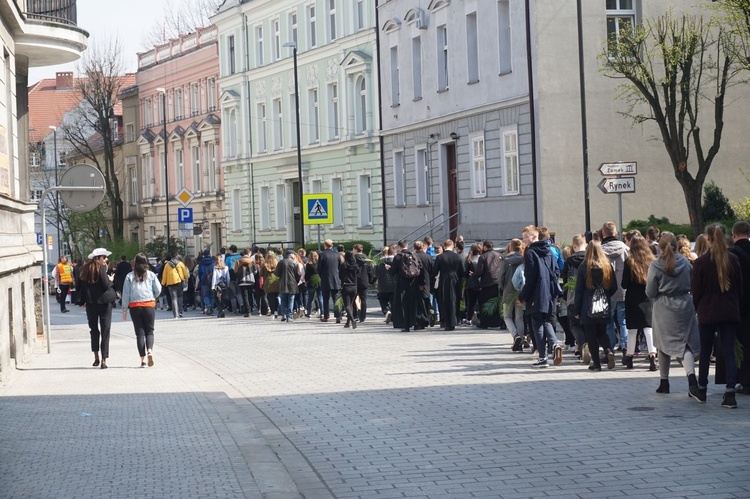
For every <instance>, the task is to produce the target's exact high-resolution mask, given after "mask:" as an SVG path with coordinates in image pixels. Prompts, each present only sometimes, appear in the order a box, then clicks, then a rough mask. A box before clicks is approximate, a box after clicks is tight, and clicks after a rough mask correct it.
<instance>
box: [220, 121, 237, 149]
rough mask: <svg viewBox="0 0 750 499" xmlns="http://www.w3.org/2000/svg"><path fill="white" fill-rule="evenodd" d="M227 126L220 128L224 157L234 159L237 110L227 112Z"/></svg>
mask: <svg viewBox="0 0 750 499" xmlns="http://www.w3.org/2000/svg"><path fill="white" fill-rule="evenodd" d="M226 114H227V120H226V122H227V126H226V127H225V128H222V131H223V133H224V156H225V157H227V158H234V157H236V156H237V110H236V109H230V110H229V111H227V113H226Z"/></svg>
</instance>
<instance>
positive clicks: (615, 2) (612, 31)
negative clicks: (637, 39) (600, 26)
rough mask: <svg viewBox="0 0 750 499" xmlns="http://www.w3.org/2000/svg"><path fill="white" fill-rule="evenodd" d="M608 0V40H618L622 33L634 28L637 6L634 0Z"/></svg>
mask: <svg viewBox="0 0 750 499" xmlns="http://www.w3.org/2000/svg"><path fill="white" fill-rule="evenodd" d="M606 2H607V40H608V41H610V42H611V41H616V40H618V39H619V38H620V33H621V32H622V31H623V30H626V29H632V28H633V26H634V25H635V6H634V5H633V3H634V2H633V0H606Z"/></svg>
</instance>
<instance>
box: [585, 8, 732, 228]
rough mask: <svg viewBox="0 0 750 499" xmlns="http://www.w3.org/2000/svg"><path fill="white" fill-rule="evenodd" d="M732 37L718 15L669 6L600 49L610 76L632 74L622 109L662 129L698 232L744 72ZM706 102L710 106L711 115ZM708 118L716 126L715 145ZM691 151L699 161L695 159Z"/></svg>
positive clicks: (637, 121) (624, 88)
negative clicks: (732, 96) (706, 186)
mask: <svg viewBox="0 0 750 499" xmlns="http://www.w3.org/2000/svg"><path fill="white" fill-rule="evenodd" d="M730 38H731V36H730V34H729V33H727V32H726V31H724V30H723V29H722V27H721V26H720V25H719V23H717V22H714V20H713V19H710V20H708V21H705V20H704V19H703V18H702V17H699V16H691V15H686V14H683V15H680V16H674V15H673V14H672V12H671V11H669V12H667V13H666V14H664V15H662V16H660V17H658V18H656V19H646V20H644V22H643V23H642V24H641V25H638V26H634V27H632V28H631V29H622V30H620V32H619V34H618V35H617V36H616V37H613V38H611V39H610V40H608V42H607V46H606V49H605V51H604V52H603V53H602V54H601V55H600V58H601V60H603V61H604V64H603V66H602V72H603V73H604V74H605V75H606V76H608V77H610V78H614V79H620V80H626V82H624V83H623V84H622V85H620V87H619V90H620V93H619V98H621V99H623V100H624V101H625V102H626V103H627V104H628V109H627V110H626V111H624V112H623V113H621V114H623V115H624V116H626V117H628V118H629V119H631V120H632V121H633V123H634V124H641V123H645V122H648V121H653V122H654V123H655V124H656V126H657V127H658V129H659V133H660V136H661V139H662V141H663V143H664V147H665V148H666V150H667V154H668V155H669V159H670V162H671V165H672V169H673V171H674V176H675V178H676V179H677V182H679V184H680V186H681V187H682V191H683V194H684V197H685V203H686V204H687V209H688V214H689V216H690V224H691V226H692V228H693V232H694V233H695V234H700V233H701V232H702V230H703V225H704V220H703V213H702V209H701V195H702V192H703V183H704V182H705V180H706V175H707V174H708V172H709V170H710V169H711V165H712V163H713V161H714V159H715V158H716V155H717V154H718V152H719V147H720V145H721V136H722V132H723V130H724V106H725V98H726V93H727V90H728V88H729V87H730V86H731V83H732V80H733V79H734V78H735V77H736V76H737V74H738V73H739V71H740V70H741V66H740V65H738V64H737V61H736V59H735V57H734V55H733V54H734V51H732V50H728V48H727V47H728V45H729V43H728V42H729V40H730ZM703 104H706V105H708V106H710V110H709V112H708V113H707V114H708V117H707V118H706V119H705V120H703V119H701V118H702V116H701V114H700V111H701V105H703ZM701 124H705V125H706V127H707V128H708V129H709V131H710V140H709V144H707V146H708V147H707V148H706V145H704V143H703V136H702V134H701V131H702V130H701V126H700V125H701ZM691 152H693V153H694V154H695V161H696V162H697V165H691V164H690V162H689V159H690V154H691Z"/></svg>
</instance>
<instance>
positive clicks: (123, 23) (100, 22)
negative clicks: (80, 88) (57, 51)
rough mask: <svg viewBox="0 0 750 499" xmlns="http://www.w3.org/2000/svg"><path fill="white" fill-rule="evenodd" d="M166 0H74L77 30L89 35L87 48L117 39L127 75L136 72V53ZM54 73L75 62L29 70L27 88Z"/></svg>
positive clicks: (52, 76)
mask: <svg viewBox="0 0 750 499" xmlns="http://www.w3.org/2000/svg"><path fill="white" fill-rule="evenodd" d="M167 1H168V0H127V1H126V2H123V3H120V2H114V1H112V0H78V2H77V6H78V27H80V28H82V29H85V30H86V31H88V32H89V35H90V36H89V46H92V45H94V44H96V43H97V39H102V40H105V41H106V40H107V38H108V37H110V36H111V37H114V36H117V37H118V38H119V40H120V44H121V45H122V52H123V61H124V63H125V70H126V71H127V72H135V71H136V70H137V69H138V59H137V57H136V53H138V52H143V51H144V47H143V38H144V35H145V33H147V32H148V31H150V30H151V28H152V26H154V25H155V24H157V23H159V22H160V20H161V19H162V18H163V15H162V13H163V11H164V8H165V6H166V5H167ZM58 71H74V72H75V73H76V76H77V75H78V71H77V70H76V63H75V62H73V63H70V64H62V65H59V66H47V67H43V68H31V69H30V70H29V85H32V84H34V83H36V82H38V81H39V80H42V79H44V78H54V77H55V73H56V72H58Z"/></svg>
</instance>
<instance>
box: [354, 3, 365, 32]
mask: <svg viewBox="0 0 750 499" xmlns="http://www.w3.org/2000/svg"><path fill="white" fill-rule="evenodd" d="M356 2H357V4H356V5H355V6H354V31H359V30H361V29H364V28H365V0H356Z"/></svg>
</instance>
